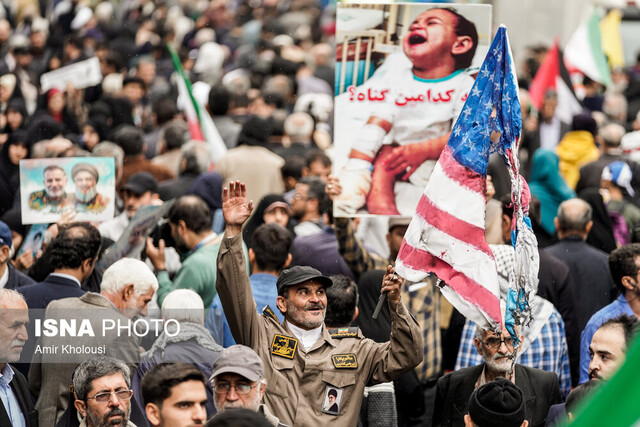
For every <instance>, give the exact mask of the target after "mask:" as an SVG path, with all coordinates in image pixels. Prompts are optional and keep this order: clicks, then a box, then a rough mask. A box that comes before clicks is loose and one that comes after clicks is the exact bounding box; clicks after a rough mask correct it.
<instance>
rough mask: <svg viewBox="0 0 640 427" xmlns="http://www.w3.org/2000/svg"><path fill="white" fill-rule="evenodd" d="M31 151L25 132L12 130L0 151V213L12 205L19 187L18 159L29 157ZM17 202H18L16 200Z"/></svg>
mask: <svg viewBox="0 0 640 427" xmlns="http://www.w3.org/2000/svg"><path fill="white" fill-rule="evenodd" d="M30 151H31V147H30V145H29V144H28V143H27V133H26V132H25V131H23V130H17V131H15V132H13V133H12V134H11V135H10V137H9V140H8V141H7V142H6V143H5V144H4V145H3V146H2V150H1V151H0V215H1V214H2V213H4V212H5V211H8V210H9V209H11V207H12V206H13V205H14V199H15V197H16V193H17V192H19V189H20V167H19V165H20V160H22V159H26V158H28V157H29V152H30ZM18 204H19V202H18Z"/></svg>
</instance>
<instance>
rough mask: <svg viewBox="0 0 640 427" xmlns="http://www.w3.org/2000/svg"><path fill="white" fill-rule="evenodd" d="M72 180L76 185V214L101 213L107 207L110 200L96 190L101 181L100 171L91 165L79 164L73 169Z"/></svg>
mask: <svg viewBox="0 0 640 427" xmlns="http://www.w3.org/2000/svg"><path fill="white" fill-rule="evenodd" d="M71 179H73V183H74V184H75V185H76V192H75V199H74V206H75V209H76V212H90V213H96V214H97V213H100V212H102V211H103V210H105V208H106V207H107V204H108V203H109V198H108V197H104V196H103V195H102V194H100V193H98V191H97V190H96V185H97V184H98V180H99V179H100V174H99V173H98V169H97V168H96V167H95V166H93V165H91V164H89V163H78V164H76V165H75V166H74V167H73V169H71Z"/></svg>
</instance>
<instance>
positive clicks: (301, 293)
mask: <svg viewBox="0 0 640 427" xmlns="http://www.w3.org/2000/svg"><path fill="white" fill-rule="evenodd" d="M277 304H278V309H280V311H281V312H282V313H284V315H285V317H286V319H287V321H288V322H291V323H293V324H294V325H296V326H297V327H299V328H302V329H306V330H310V329H314V328H317V327H318V326H321V325H322V324H323V323H324V315H325V313H326V308H327V293H326V292H325V285H323V284H321V283H318V282H316V281H313V280H310V281H308V282H304V283H301V284H299V285H294V286H290V287H289V295H288V296H287V298H284V297H282V296H279V297H278V299H277Z"/></svg>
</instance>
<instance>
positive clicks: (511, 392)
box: [469, 377, 525, 427]
mask: <svg viewBox="0 0 640 427" xmlns="http://www.w3.org/2000/svg"><path fill="white" fill-rule="evenodd" d="M469 416H470V417H471V419H472V420H473V422H474V423H475V424H476V425H478V426H479V427H487V426H491V427H519V426H520V425H521V424H522V422H523V421H524V420H525V411H524V399H523V397H522V391H520V389H519V388H518V387H516V385H515V384H513V383H512V382H511V381H509V380H507V379H506V378H502V377H500V378H496V379H495V380H493V381H491V382H490V383H487V384H485V385H483V386H482V387H479V388H478V389H476V390H475V391H474V392H473V394H472V395H471V398H470V399H469Z"/></svg>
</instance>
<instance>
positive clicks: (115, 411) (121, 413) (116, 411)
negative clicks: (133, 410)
mask: <svg viewBox="0 0 640 427" xmlns="http://www.w3.org/2000/svg"><path fill="white" fill-rule="evenodd" d="M114 415H119V416H122V418H123V419H124V418H125V415H126V414H125V412H124V411H123V410H122V409H119V408H113V409H112V410H110V411H109V413H107V415H105V416H104V418H103V419H104V421H105V422H107V420H108V419H109V418H110V417H113V416H114ZM126 424H127V423H126V422H125V423H124V424H123V425H126Z"/></svg>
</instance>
